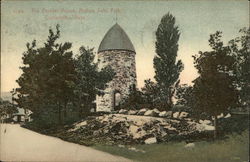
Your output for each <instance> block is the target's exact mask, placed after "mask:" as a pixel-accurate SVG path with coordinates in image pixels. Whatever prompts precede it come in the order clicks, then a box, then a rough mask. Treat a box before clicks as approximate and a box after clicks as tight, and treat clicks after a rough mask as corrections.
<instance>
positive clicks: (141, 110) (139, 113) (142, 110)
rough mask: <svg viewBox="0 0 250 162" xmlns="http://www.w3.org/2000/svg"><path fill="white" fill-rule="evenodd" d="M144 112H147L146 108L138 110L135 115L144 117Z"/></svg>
mask: <svg viewBox="0 0 250 162" xmlns="http://www.w3.org/2000/svg"><path fill="white" fill-rule="evenodd" d="M146 111H147V109H146V108H143V109H140V110H139V111H138V113H137V115H144V114H145V112H146Z"/></svg>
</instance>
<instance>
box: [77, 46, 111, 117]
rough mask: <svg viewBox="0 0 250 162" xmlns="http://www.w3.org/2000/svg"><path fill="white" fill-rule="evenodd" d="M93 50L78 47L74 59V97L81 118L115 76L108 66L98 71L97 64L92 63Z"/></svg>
mask: <svg viewBox="0 0 250 162" xmlns="http://www.w3.org/2000/svg"><path fill="white" fill-rule="evenodd" d="M93 50H94V49H93V48H85V47H84V46H82V47H80V49H79V51H80V54H79V55H78V56H77V57H76V60H75V66H76V77H77V79H76V85H75V88H74V89H75V90H74V93H75V95H76V98H77V101H75V102H76V104H77V107H78V110H79V116H80V117H82V116H84V115H86V114H88V113H89V112H90V109H91V108H92V103H93V101H94V100H95V98H96V95H97V94H98V95H101V94H102V90H104V89H105V88H106V86H107V83H108V82H109V81H111V80H112V78H113V76H114V75H115V73H114V71H113V70H112V69H111V67H110V66H106V67H104V68H103V69H101V70H98V68H97V67H98V66H97V65H98V64H97V63H94V57H95V56H94V53H93Z"/></svg>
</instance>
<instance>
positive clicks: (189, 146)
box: [184, 143, 195, 148]
mask: <svg viewBox="0 0 250 162" xmlns="http://www.w3.org/2000/svg"><path fill="white" fill-rule="evenodd" d="M184 147H185V148H194V147H195V144H194V143H188V144H186V145H185V146H184Z"/></svg>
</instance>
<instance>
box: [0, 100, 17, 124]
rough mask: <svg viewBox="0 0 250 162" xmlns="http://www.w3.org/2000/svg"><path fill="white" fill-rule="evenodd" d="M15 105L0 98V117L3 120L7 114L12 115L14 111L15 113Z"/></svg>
mask: <svg viewBox="0 0 250 162" xmlns="http://www.w3.org/2000/svg"><path fill="white" fill-rule="evenodd" d="M17 112H18V110H17V107H16V106H15V105H13V104H12V103H10V102H9V101H4V100H2V99H0V119H1V120H4V119H6V118H7V116H8V115H9V116H12V115H13V114H14V113H17Z"/></svg>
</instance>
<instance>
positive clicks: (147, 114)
mask: <svg viewBox="0 0 250 162" xmlns="http://www.w3.org/2000/svg"><path fill="white" fill-rule="evenodd" d="M144 115H145V116H156V115H157V113H156V112H155V111H154V110H148V111H146V112H145V113H144Z"/></svg>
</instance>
